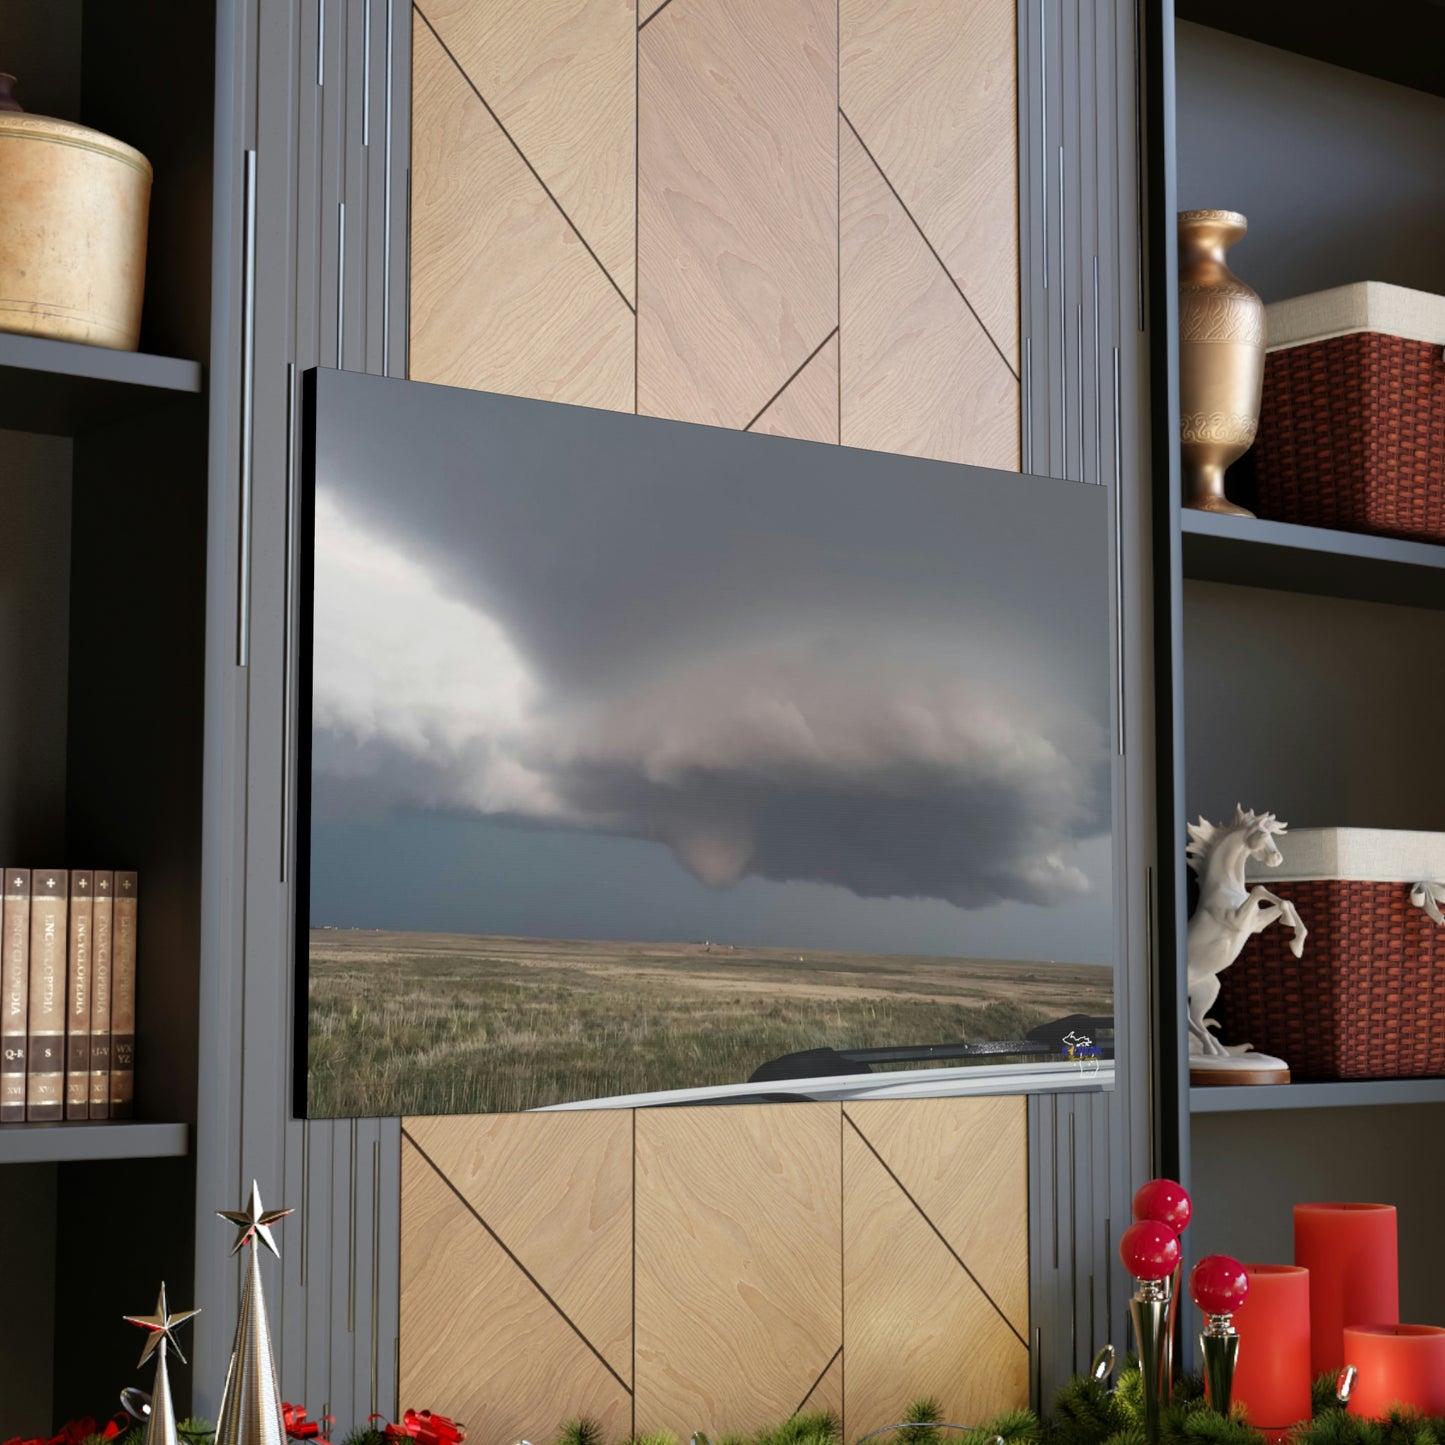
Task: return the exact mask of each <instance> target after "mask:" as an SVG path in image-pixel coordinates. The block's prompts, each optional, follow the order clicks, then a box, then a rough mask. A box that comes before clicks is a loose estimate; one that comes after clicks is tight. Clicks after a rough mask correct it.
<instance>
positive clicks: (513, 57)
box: [423, 0, 637, 300]
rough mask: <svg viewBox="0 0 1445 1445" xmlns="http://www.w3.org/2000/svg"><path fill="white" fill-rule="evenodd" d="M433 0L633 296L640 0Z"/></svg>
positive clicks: (489, 95)
mask: <svg viewBox="0 0 1445 1445" xmlns="http://www.w3.org/2000/svg"><path fill="white" fill-rule="evenodd" d="M423 8H424V10H425V12H426V18H427V19H428V20H430V21H431V23H432V25H433V26H435V28H436V32H437V34H438V35H440V36H441V38H442V40H443V41H444V42H445V43H446V46H447V49H448V50H450V51H451V53H452V55H453V56H455V58H456V61H457V64H458V65H460V66H461V68H462V70H463V71H464V72H465V73H466V75H467V77H468V78H469V79H470V80H471V82H472V84H473V85H474V86H476V88H477V90H478V91H479V92H480V93H481V95H482V96H483V98H484V99H485V100H486V102H487V104H488V105H489V106H491V108H492V110H493V111H494V112H495V113H496V116H497V119H498V120H499V121H500V122H501V123H502V125H504V126H505V127H506V128H507V131H508V133H509V134H510V135H511V136H512V138H513V139H514V140H515V141H516V143H517V146H518V148H519V149H520V150H521V152H522V154H523V155H524V156H526V157H527V159H528V160H529V161H530V162H531V164H532V165H533V166H534V167H535V168H536V171H537V174H538V175H539V176H540V177H541V179H542V182H543V183H544V184H545V185H546V187H547V189H548V190H549V191H551V193H552V194H553V196H555V197H556V198H557V203H558V205H559V206H560V207H561V208H562V209H563V210H564V211H566V213H567V215H568V216H569V217H571V219H572V222H573V224H574V225H575V226H576V227H577V230H578V231H579V232H580V233H581V234H582V236H583V238H584V239H585V240H586V242H587V244H588V245H589V246H591V248H592V249H593V251H595V252H596V253H597V258H598V260H599V261H600V262H601V263H602V265H603V267H604V268H605V269H606V271H607V273H608V274H609V275H610V276H611V277H612V280H613V281H614V282H615V283H616V285H617V286H618V288H619V289H620V290H621V291H622V292H623V293H624V294H625V295H626V296H627V297H628V299H629V300H631V299H632V292H633V280H634V275H633V272H634V266H633V260H634V256H633V245H634V239H635V226H634V218H635V215H636V210H635V206H636V190H635V182H636V158H637V138H636V133H635V131H636V56H637V5H636V0H486V3H485V4H478V3H477V0H427V3H426V5H425V6H424V7H423Z"/></svg>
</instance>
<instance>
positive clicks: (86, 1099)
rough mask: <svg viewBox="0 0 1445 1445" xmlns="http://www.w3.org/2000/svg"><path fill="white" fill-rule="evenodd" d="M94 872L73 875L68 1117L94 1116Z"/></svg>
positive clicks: (68, 989) (67, 1000)
mask: <svg viewBox="0 0 1445 1445" xmlns="http://www.w3.org/2000/svg"><path fill="white" fill-rule="evenodd" d="M93 878H94V874H92V873H91V871H90V869H89V868H76V869H74V870H73V871H72V872H71V875H70V965H69V970H68V974H69V977H68V980H67V987H66V998H65V1117H66V1118H67V1119H88V1118H90V1004H91V994H92V990H93V987H94V980H93V978H92V971H93V965H92V954H93V952H94V948H95V944H94V939H93V936H92V932H93V931H92V918H93V910H94V907H95V900H94V897H93V893H92V879H93Z"/></svg>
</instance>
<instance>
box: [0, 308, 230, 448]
mask: <svg viewBox="0 0 1445 1445" xmlns="http://www.w3.org/2000/svg"><path fill="white" fill-rule="evenodd" d="M201 386H202V373H201V364H200V363H199V362H197V361H179V360H177V359H176V358H175V357H171V356H148V355H146V354H145V353H144V352H137V351H107V350H106V349H105V348H104V347H101V346H81V345H78V344H77V343H76V342H73V341H47V340H45V339H43V338H42V337H38V336H16V335H12V334H10V333H8V332H0V428H5V429H8V430H11V431H29V432H44V433H46V434H47V435H50V436H74V435H75V434H76V433H77V432H83V431H85V430H86V429H87V428H89V427H92V426H98V425H100V424H102V423H104V422H107V421H110V420H112V419H113V418H115V417H117V416H120V415H122V414H123V413H126V412H134V411H135V410H136V409H137V408H138V407H140V408H145V407H147V406H153V405H156V404H157V403H159V402H163V401H167V400H170V399H172V398H175V397H180V396H199V395H200V392H201Z"/></svg>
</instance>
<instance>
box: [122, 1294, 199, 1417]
mask: <svg viewBox="0 0 1445 1445" xmlns="http://www.w3.org/2000/svg"><path fill="white" fill-rule="evenodd" d="M198 1314H200V1310H181V1311H180V1312H179V1313H178V1314H172V1313H171V1312H170V1310H169V1309H168V1308H167V1306H166V1287H165V1283H164V1281H162V1283H161V1293H160V1298H159V1299H157V1300H156V1309H155V1313H154V1314H152V1315H126V1316H125V1318H126V1320H127V1321H128V1322H129V1323H130V1324H133V1325H139V1326H140V1327H141V1329H143V1330H145V1331H147V1332H148V1334H149V1336H150V1338H149V1339H147V1340H146V1343H145V1349H144V1350H142V1351H141V1357H140V1362H141V1364H145V1362H146V1361H147V1360H148V1359H150V1357H151V1356H152V1355H154V1356H155V1357H156V1380H155V1385H154V1386H153V1387H152V1389H151V1406H150V1414H149V1415H148V1416H147V1417H146V1445H180V1441H181V1437H180V1432H179V1431H178V1430H177V1429H176V1407H175V1405H174V1404H173V1403H172V1401H171V1375H170V1370H169V1369H168V1368H167V1365H166V1347H167V1346H169V1347H170V1348H171V1349H173V1350H175V1352H176V1358H177V1359H179V1360H180V1362H181V1363H182V1364H183V1365H184V1364H185V1362H186V1357H185V1356H184V1355H183V1354H181V1347H180V1346H179V1345H178V1344H177V1343H176V1337H175V1335H173V1334H172V1333H171V1331H172V1330H174V1329H175V1327H176V1326H177V1325H182V1324H184V1323H185V1322H186V1321H187V1320H189V1319H193V1318H194V1317H195V1316H196V1315H198Z"/></svg>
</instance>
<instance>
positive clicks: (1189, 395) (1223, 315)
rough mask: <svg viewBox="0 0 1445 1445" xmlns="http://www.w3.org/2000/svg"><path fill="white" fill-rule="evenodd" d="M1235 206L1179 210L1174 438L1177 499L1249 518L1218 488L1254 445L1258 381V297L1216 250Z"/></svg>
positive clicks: (1236, 231)
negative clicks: (1180, 493) (1178, 463)
mask: <svg viewBox="0 0 1445 1445" xmlns="http://www.w3.org/2000/svg"><path fill="white" fill-rule="evenodd" d="M1248 228H1249V223H1248V222H1247V221H1246V220H1245V218H1244V217H1243V216H1241V215H1240V214H1239V212H1238V211H1181V212H1180V213H1179V440H1180V451H1181V453H1182V461H1183V479H1184V505H1185V506H1186V507H1196V508H1198V509H1199V510H1200V511H1202V512H1225V513H1227V514H1229V515H1230V516H1234V517H1252V516H1253V515H1254V513H1253V512H1250V511H1248V510H1246V509H1245V508H1244V507H1240V506H1236V505H1235V503H1233V502H1231V501H1230V500H1229V499H1228V498H1227V497H1226V496H1225V495H1224V472H1225V468H1227V467H1228V466H1229V464H1230V463H1231V462H1235V461H1238V460H1239V458H1240V457H1242V456H1243V455H1244V454H1245V452H1247V451H1248V450H1249V449H1250V447H1251V446H1252V445H1253V444H1254V434H1255V431H1256V430H1257V429H1258V427H1259V398H1260V390H1261V388H1262V387H1263V385H1264V342H1265V326H1264V303H1263V302H1262V301H1261V300H1260V299H1259V296H1258V295H1257V294H1256V292H1255V291H1254V290H1253V289H1252V288H1251V287H1249V286H1246V285H1245V284H1244V282H1243V281H1241V280H1240V279H1239V277H1238V276H1236V275H1235V274H1234V273H1233V272H1232V271H1231V270H1230V269H1229V264H1228V262H1227V261H1226V260H1225V259H1224V253H1225V252H1226V251H1228V250H1229V248H1230V247H1231V246H1232V245H1234V243H1235V242H1236V241H1239V240H1242V239H1243V237H1244V234H1245V232H1246V231H1247V230H1248Z"/></svg>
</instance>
